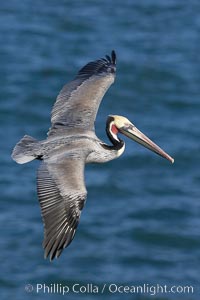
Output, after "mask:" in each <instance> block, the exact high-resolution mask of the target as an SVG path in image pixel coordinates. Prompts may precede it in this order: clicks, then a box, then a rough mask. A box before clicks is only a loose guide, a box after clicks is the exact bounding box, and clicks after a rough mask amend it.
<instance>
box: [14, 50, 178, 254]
mask: <svg viewBox="0 0 200 300" xmlns="http://www.w3.org/2000/svg"><path fill="white" fill-rule="evenodd" d="M115 72H116V54H115V52H114V51H112V53H111V57H110V56H108V55H106V57H105V58H101V59H98V60H96V61H92V62H89V63H88V64H87V65H85V66H84V67H83V68H82V69H81V70H80V71H79V72H78V74H77V76H76V77H75V79H74V80H72V81H71V82H69V83H67V84H66V85H65V86H64V87H63V89H62V90H61V92H60V93H59V95H58V97H57V99H56V102H55V104H54V106H53V110H52V114H51V128H50V129H49V132H48V136H47V139H46V140H43V141H38V140H36V139H34V138H32V137H30V136H28V135H25V136H24V137H23V138H22V139H21V140H20V141H19V142H18V143H17V145H16V146H15V148H14V150H13V153H12V158H13V159H14V160H15V161H16V162H17V163H19V164H23V163H26V162H29V161H31V160H33V159H39V160H42V163H41V165H40V167H39V169H38V174H37V192H38V197H39V202H40V206H41V214H42V218H43V222H44V242H43V247H44V250H45V254H44V255H45V258H46V257H48V256H49V257H50V260H52V259H54V257H56V258H57V257H59V255H60V254H61V252H62V250H63V249H64V248H65V247H67V246H68V245H69V244H70V243H71V241H72V239H73V238H74V234H75V232H76V228H77V226H78V223H79V219H80V215H81V211H82V209H83V206H84V204H85V201H86V195H87V191H86V188H85V183H84V168H85V164H87V163H91V162H96V163H104V162H107V161H110V160H112V159H115V158H117V157H119V156H120V155H121V154H122V153H123V151H124V148H125V143H124V141H123V140H121V139H120V137H119V134H120V133H121V134H124V135H125V136H127V137H129V138H131V139H132V140H134V141H136V142H137V143H139V144H141V145H143V146H144V147H146V148H148V149H150V150H151V151H154V152H155V153H157V154H159V155H161V156H163V157H164V158H166V159H168V160H169V161H171V162H172V163H173V162H174V160H173V158H172V157H170V156H169V155H168V154H167V153H165V152H164V151H163V150H162V149H161V148H159V147H158V146H157V145H156V144H154V143H153V142H152V141H151V140H150V139H149V138H148V137H146V136H145V135H144V134H143V133H142V132H140V131H139V130H138V129H137V128H136V127H135V126H134V125H133V124H132V123H131V122H130V121H129V120H128V119H127V118H125V117H121V116H116V115H110V116H109V117H108V119H107V123H106V132H107V135H108V138H109V140H110V142H111V144H112V145H107V144H106V143H104V142H103V141H101V140H100V139H98V138H97V136H96V135H95V130H94V122H95V118H96V114H97V111H98V108H99V105H100V102H101V100H102V98H103V96H104V94H105V92H106V91H107V89H108V88H109V87H110V85H111V84H112V83H113V82H114V79H115Z"/></svg>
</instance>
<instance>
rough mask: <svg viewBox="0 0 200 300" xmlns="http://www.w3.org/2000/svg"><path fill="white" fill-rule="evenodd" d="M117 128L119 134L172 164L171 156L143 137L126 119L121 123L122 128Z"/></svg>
mask: <svg viewBox="0 0 200 300" xmlns="http://www.w3.org/2000/svg"><path fill="white" fill-rule="evenodd" d="M120 123H121V122H120ZM120 125H122V124H120ZM117 128H118V130H119V132H121V133H122V134H124V135H125V136H127V137H129V138H130V139H132V140H134V141H136V142H137V143H139V144H141V145H143V146H144V147H146V148H148V149H149V150H151V151H153V152H155V153H157V154H158V155H160V156H162V157H164V158H166V159H168V160H169V161H170V162H171V163H172V164H173V163H174V159H173V158H172V157H171V156H169V155H168V154H167V153H166V152H165V151H163V150H162V149H161V148H160V147H158V146H157V145H156V144H155V143H154V142H152V141H151V140H150V139H149V138H148V137H147V136H146V135H144V134H143V133H142V132H141V131H140V130H139V129H137V128H136V127H135V126H134V125H133V124H132V123H131V122H130V121H129V120H128V119H126V122H125V123H123V126H120V127H118V126H117Z"/></svg>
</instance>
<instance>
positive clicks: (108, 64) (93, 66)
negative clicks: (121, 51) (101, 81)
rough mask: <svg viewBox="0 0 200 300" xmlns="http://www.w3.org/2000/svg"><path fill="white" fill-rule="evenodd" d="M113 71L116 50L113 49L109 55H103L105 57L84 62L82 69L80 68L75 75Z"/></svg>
mask: <svg viewBox="0 0 200 300" xmlns="http://www.w3.org/2000/svg"><path fill="white" fill-rule="evenodd" d="M115 71H116V52H115V50H112V51H111V55H110V56H109V55H105V57H102V58H100V59H97V60H95V61H91V62H89V63H88V64H86V65H85V66H84V67H83V68H82V69H80V71H79V72H78V75H77V76H83V77H90V76H92V75H95V74H99V73H107V72H108V73H115Z"/></svg>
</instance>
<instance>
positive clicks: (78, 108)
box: [49, 51, 116, 135]
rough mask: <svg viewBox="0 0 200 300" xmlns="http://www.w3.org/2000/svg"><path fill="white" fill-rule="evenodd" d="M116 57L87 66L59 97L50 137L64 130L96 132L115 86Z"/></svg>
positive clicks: (103, 59)
mask: <svg viewBox="0 0 200 300" xmlns="http://www.w3.org/2000/svg"><path fill="white" fill-rule="evenodd" d="M115 71H116V54H115V52H114V51H112V53H111V57H109V56H108V55H107V56H106V58H102V59H99V60H96V61H93V62H89V63H88V64H87V65H86V66H84V67H83V68H82V69H81V70H80V71H79V73H78V75H77V76H76V77H75V79H74V80H73V81H71V82H69V83H67V84H66V85H65V86H64V87H63V89H62V90H61V92H60V93H59V95H58V97H57V99H56V102H55V104H54V107H53V110H52V114H51V123H52V126H51V128H50V131H49V135H52V134H54V133H55V132H56V131H57V130H58V129H60V128H61V127H62V128H63V126H67V127H76V128H82V129H85V130H93V128H94V121H95V118H96V114H97V111H98V108H99V105H100V102H101V100H102V98H103V96H104V94H105V92H106V91H107V90H108V88H109V87H110V85H111V84H112V83H113V82H114V78H115Z"/></svg>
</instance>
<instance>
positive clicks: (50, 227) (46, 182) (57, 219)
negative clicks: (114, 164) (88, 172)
mask: <svg viewBox="0 0 200 300" xmlns="http://www.w3.org/2000/svg"><path fill="white" fill-rule="evenodd" d="M37 191H38V197H39V202H40V206H41V213H42V218H43V222H44V242H43V247H44V249H45V258H46V257H48V256H50V260H52V259H54V257H59V255H60V254H61V252H62V250H63V249H64V248H65V247H67V246H68V245H69V244H70V243H71V241H72V239H73V237H74V234H75V232H76V228H77V226H78V223H79V218H80V214H81V210H82V208H83V206H84V203H85V200H86V195H87V192H86V189H85V184H84V162H83V161H81V160H77V159H72V158H65V159H61V160H60V162H48V161H44V162H43V163H42V164H41V166H40V167H39V170H38V176H37Z"/></svg>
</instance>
